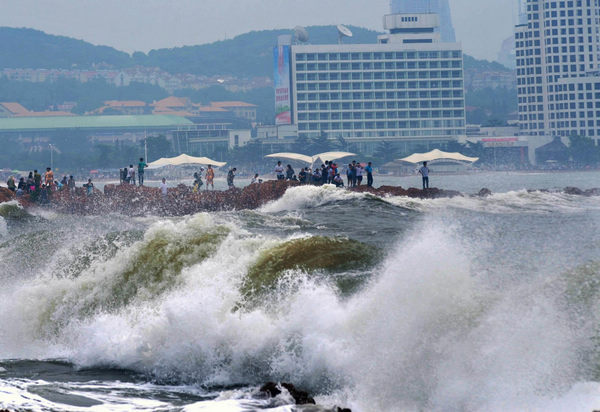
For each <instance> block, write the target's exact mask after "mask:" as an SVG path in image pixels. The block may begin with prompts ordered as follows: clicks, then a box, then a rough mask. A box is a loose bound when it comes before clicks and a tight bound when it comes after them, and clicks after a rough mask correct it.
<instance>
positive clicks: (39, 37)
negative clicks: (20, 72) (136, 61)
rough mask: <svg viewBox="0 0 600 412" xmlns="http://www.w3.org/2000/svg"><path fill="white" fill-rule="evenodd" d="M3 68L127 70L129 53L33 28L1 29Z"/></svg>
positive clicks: (0, 50) (1, 60)
mask: <svg viewBox="0 0 600 412" xmlns="http://www.w3.org/2000/svg"><path fill="white" fill-rule="evenodd" d="M0 56H2V58H1V59H0V69H5V68H23V69H25V68H28V69H72V68H75V67H77V68H81V69H88V68H91V67H93V66H94V65H100V64H104V65H109V66H113V67H124V66H127V65H130V64H131V57H130V56H129V54H127V53H124V52H121V51H118V50H116V49H113V48H112V47H108V46H94V45H93V44H90V43H88V42H85V41H83V40H76V39H72V38H70V37H64V36H54V35H51V34H46V33H44V32H42V31H39V30H33V29H15V28H12V27H0Z"/></svg>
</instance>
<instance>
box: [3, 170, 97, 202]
mask: <svg viewBox="0 0 600 412" xmlns="http://www.w3.org/2000/svg"><path fill="white" fill-rule="evenodd" d="M88 184H92V183H91V179H90V180H89V182H88ZM6 186H7V187H8V189H9V190H11V191H12V192H15V194H16V195H17V196H18V197H20V196H23V195H25V194H29V195H31V197H32V199H33V200H37V201H39V202H40V203H48V201H49V199H50V197H51V196H52V193H53V192H56V191H59V190H69V191H71V192H74V191H75V179H74V178H73V176H72V175H71V176H69V177H67V176H66V175H65V176H63V177H62V179H61V180H56V179H55V177H54V172H53V171H52V168H50V167H47V168H46V171H45V172H44V173H43V174H41V173H39V172H38V171H37V169H36V170H34V171H33V172H29V175H28V176H27V178H25V177H23V176H21V177H19V180H18V181H17V180H16V178H15V177H14V176H10V177H9V178H8V180H7V181H6ZM84 186H86V185H84ZM92 187H93V184H92Z"/></svg>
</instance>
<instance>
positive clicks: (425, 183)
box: [419, 162, 430, 190]
mask: <svg viewBox="0 0 600 412" xmlns="http://www.w3.org/2000/svg"><path fill="white" fill-rule="evenodd" d="M429 172H430V170H429V168H428V167H427V162H423V167H421V168H420V169H419V174H420V175H421V176H422V177H423V190H425V189H429Z"/></svg>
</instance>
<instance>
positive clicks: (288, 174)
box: [285, 165, 296, 180]
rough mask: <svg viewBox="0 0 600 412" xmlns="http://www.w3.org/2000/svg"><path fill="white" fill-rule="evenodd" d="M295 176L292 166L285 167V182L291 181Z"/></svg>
mask: <svg viewBox="0 0 600 412" xmlns="http://www.w3.org/2000/svg"><path fill="white" fill-rule="evenodd" d="M295 174H296V173H295V172H294V169H293V168H292V165H287V169H286V170H285V178H286V179H287V180H293V179H294V175H295Z"/></svg>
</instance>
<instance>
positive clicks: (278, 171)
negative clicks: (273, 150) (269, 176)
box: [275, 160, 285, 180]
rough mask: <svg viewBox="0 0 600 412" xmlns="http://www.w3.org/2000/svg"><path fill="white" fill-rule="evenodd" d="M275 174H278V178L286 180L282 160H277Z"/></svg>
mask: <svg viewBox="0 0 600 412" xmlns="http://www.w3.org/2000/svg"><path fill="white" fill-rule="evenodd" d="M275 174H276V175H277V180H285V175H284V174H283V166H282V165H281V160H280V161H278V162H277V166H275Z"/></svg>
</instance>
